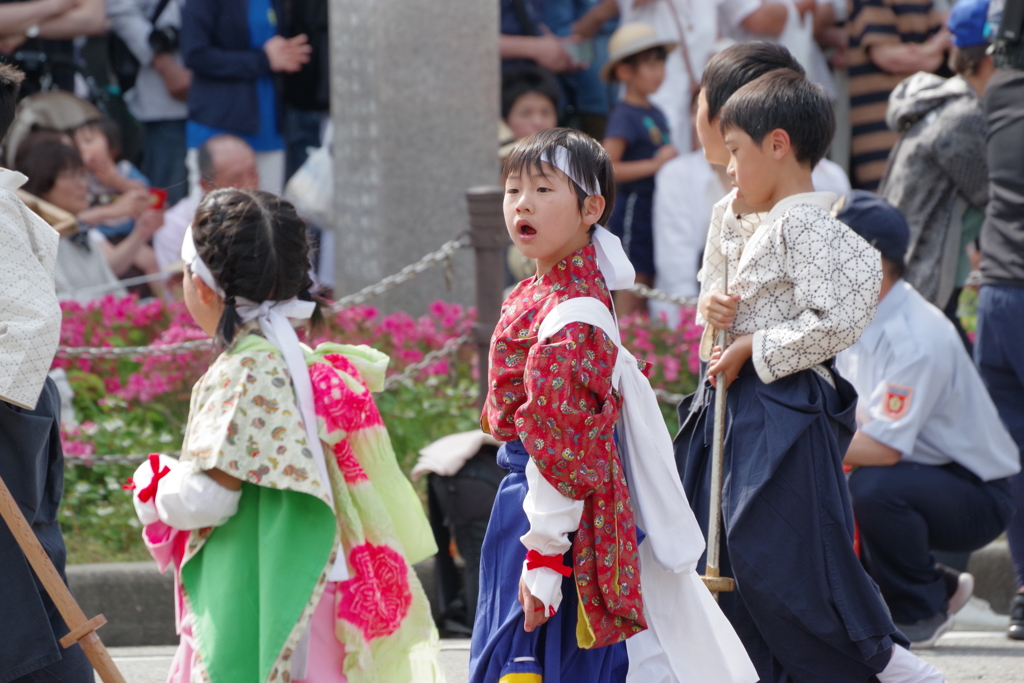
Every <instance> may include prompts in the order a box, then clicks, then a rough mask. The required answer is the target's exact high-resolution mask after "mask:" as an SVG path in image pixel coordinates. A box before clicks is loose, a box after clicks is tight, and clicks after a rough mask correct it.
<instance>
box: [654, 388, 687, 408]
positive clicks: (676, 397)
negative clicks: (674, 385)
mask: <svg viewBox="0 0 1024 683" xmlns="http://www.w3.org/2000/svg"><path fill="white" fill-rule="evenodd" d="M654 394H655V396H657V397H658V400H659V401H661V402H662V403H668V404H671V405H674V406H677V405H679V404H680V403H682V401H683V399H684V398H686V396H685V395H683V394H673V393H672V392H670V391H665V390H664V389H658V388H657V387H655V389H654Z"/></svg>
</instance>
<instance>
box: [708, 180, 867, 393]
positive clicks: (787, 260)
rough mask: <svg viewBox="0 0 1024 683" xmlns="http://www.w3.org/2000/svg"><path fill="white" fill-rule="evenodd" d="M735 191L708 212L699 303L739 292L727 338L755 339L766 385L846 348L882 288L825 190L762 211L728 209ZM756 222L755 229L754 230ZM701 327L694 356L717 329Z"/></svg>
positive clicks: (859, 241)
mask: <svg viewBox="0 0 1024 683" xmlns="http://www.w3.org/2000/svg"><path fill="white" fill-rule="evenodd" d="M734 197H735V192H732V193H730V194H729V195H728V196H727V197H725V199H723V200H722V201H720V202H719V203H718V204H716V205H715V208H714V210H713V213H712V217H711V229H710V231H709V233H708V241H707V245H706V246H705V248H704V266H703V268H702V269H701V275H700V279H701V296H702V297H703V296H705V295H706V294H708V293H710V292H712V291H716V290H717V291H721V289H722V275H723V272H724V270H725V264H726V263H727V262H728V267H729V289H728V291H729V292H732V293H736V294H739V295H740V297H741V298H740V301H739V305H738V306H737V309H736V320H735V322H734V324H733V327H732V329H731V330H729V341H730V342H731V341H732V340H733V339H735V338H736V337H738V336H742V335H746V334H752V335H754V340H753V354H752V357H753V361H754V367H755V368H756V369H757V374H758V377H760V378H761V381H763V382H764V383H765V384H768V383H771V382H773V381H775V380H777V379H780V378H782V377H786V376H787V375H791V374H793V373H796V372H799V371H801V370H806V369H808V368H812V367H814V366H816V365H818V364H820V363H822V362H824V361H826V360H828V359H829V358H832V357H833V356H835V355H836V354H837V353H839V352H840V351H842V350H844V349H846V348H848V347H849V346H851V345H852V344H853V343H854V342H855V341H857V339H858V338H859V337H860V335H861V332H863V331H864V328H866V327H867V326H868V323H870V322H871V320H872V318H874V315H875V307H876V306H877V304H878V292H879V289H880V288H881V284H882V263H881V259H880V258H879V257H878V252H877V251H876V250H875V248H874V247H872V246H871V245H870V244H868V243H867V242H866V241H865V240H864V239H863V238H861V237H860V236H859V235H858V234H857V233H855V232H853V231H852V230H850V228H849V227H847V226H845V225H843V224H842V223H840V222H839V221H837V220H836V219H835V218H833V217H832V215H831V214H830V213H829V210H830V208H831V206H832V204H833V202H834V201H835V199H836V196H835V195H834V194H832V193H831V192H806V193H802V194H796V195H793V196H791V197H786V198H785V199H783V200H782V201H780V202H779V203H778V204H776V205H775V207H774V208H772V210H771V211H770V212H769V213H768V215H767V216H765V217H764V220H763V221H760V222H759V221H758V220H757V218H759V217H760V214H749V215H747V216H742V217H740V216H737V215H736V214H734V213H733V212H732V200H733V198H734ZM758 223H759V224H758ZM697 323H698V324H700V325H705V326H706V327H705V329H704V336H703V337H702V339H701V349H700V352H701V358H702V359H703V360H708V359H709V358H710V357H711V350H712V348H713V347H714V339H715V336H716V335H717V330H715V329H714V327H713V326H712V325H709V324H707V321H705V320H704V319H703V318H702V317H701V316H700V314H698V316H697Z"/></svg>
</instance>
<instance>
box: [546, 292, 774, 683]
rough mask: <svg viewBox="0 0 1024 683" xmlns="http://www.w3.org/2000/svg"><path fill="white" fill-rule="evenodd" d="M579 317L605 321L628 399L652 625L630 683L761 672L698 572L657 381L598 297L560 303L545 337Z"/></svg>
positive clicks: (624, 448) (631, 472)
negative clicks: (640, 363)
mask: <svg viewBox="0 0 1024 683" xmlns="http://www.w3.org/2000/svg"><path fill="white" fill-rule="evenodd" d="M573 322H580V323H585V324H588V325H593V326H595V327H599V328H601V329H602V330H604V332H605V333H606V334H607V335H608V337H609V338H610V339H611V340H612V341H613V342H615V345H616V347H618V354H617V357H616V361H615V368H614V370H613V371H612V386H614V387H615V388H616V389H617V390H618V391H619V393H620V394H621V395H622V399H623V408H622V418H621V421H620V423H619V425H618V427H619V434H618V436H619V442H618V447H619V454H620V458H621V459H622V466H623V469H624V470H625V474H626V481H627V483H628V485H629V495H630V499H631V501H632V502H633V510H634V513H635V516H636V522H637V526H638V527H640V528H641V529H643V531H644V532H645V533H646V534H647V538H646V539H645V540H644V542H643V543H642V544H641V545H640V584H641V588H642V590H643V594H644V616H645V617H646V618H647V625H648V630H647V631H644V632H642V633H639V634H637V635H635V636H633V637H632V638H630V639H629V640H627V641H626V648H627V652H628V654H629V673H628V675H627V678H626V680H627V683H709V682H711V681H714V683H753V682H754V681H757V680H758V676H757V672H756V671H755V670H754V667H753V665H752V664H751V663H750V659H749V657H747V653H746V650H745V649H744V648H743V644H742V643H741V642H740V640H739V637H737V635H736V632H735V631H734V630H733V628H732V625H731V624H730V623H729V621H728V619H726V618H725V615H724V614H722V611H721V610H720V609H719V607H718V604H717V603H716V602H715V600H714V598H712V597H711V593H710V591H708V589H707V588H706V587H705V586H704V583H703V582H702V581H701V579H700V577H699V576H698V575H697V572H696V565H697V562H698V560H699V559H700V556H701V555H702V554H703V552H704V547H705V543H704V536H703V534H702V533H701V530H700V527H699V526H698V525H697V520H696V519H695V518H694V516H693V512H692V511H691V510H690V505H689V503H688V502H687V500H686V494H685V493H684V492H683V486H682V484H681V483H680V480H679V472H678V470H677V468H676V463H675V457H674V454H673V450H672V438H671V436H670V435H669V433H668V428H667V427H666V426H665V421H664V419H663V418H662V416H661V410H660V409H659V408H658V400H657V397H656V396H655V394H654V390H653V389H652V388H651V385H650V383H649V382H648V381H647V378H646V377H644V375H643V373H642V372H641V371H640V368H639V367H638V366H637V362H636V358H634V357H633V355H632V354H631V353H630V352H629V351H628V350H627V349H625V348H624V347H623V346H622V343H621V341H620V337H619V330H618V325H617V324H616V322H615V319H614V318H613V317H612V314H611V311H609V310H608V308H607V307H605V305H604V304H602V303H601V302H600V301H599V300H597V299H595V298H592V297H580V298H575V299H570V300H568V301H565V302H563V303H561V304H558V305H557V306H555V308H554V309H552V310H551V312H550V313H548V314H547V316H546V317H545V318H544V320H543V322H542V323H541V326H540V331H539V333H538V340H539V341H543V340H545V339H548V338H550V337H551V336H552V335H553V334H555V333H556V332H558V331H559V330H561V329H562V328H563V327H565V326H566V325H568V324H570V323H573ZM663 644H664V645H663Z"/></svg>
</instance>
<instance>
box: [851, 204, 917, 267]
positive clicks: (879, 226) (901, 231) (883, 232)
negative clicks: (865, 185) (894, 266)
mask: <svg viewBox="0 0 1024 683" xmlns="http://www.w3.org/2000/svg"><path fill="white" fill-rule="evenodd" d="M833 212H834V213H835V216H836V218H837V219H839V220H840V221H841V222H843V223H845V224H846V225H848V226H850V229H852V230H853V231H854V232H855V233H857V234H858V235H860V236H861V237H863V238H864V239H866V240H867V241H868V242H870V243H871V246H873V247H874V248H875V249H877V250H878V251H880V252H882V256H883V257H884V258H886V259H888V260H890V261H902V260H903V257H904V256H906V254H907V246H908V245H909V244H910V227H909V226H908V225H907V219H906V218H904V217H903V214H902V213H900V210H899V209H897V208H896V207H895V206H893V205H892V204H890V203H889V202H887V201H886V200H885V199H883V198H882V197H879V196H878V195H877V194H874V193H873V192H867V191H866V190H851V191H850V192H849V193H847V194H846V195H845V196H843V197H840V198H839V201H838V202H836V204H835V206H834V207H833Z"/></svg>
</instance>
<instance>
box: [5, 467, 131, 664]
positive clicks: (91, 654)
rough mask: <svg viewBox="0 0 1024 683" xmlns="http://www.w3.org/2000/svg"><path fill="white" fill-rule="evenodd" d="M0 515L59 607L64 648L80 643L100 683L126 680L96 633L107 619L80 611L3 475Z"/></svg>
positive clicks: (61, 642) (61, 640)
mask: <svg viewBox="0 0 1024 683" xmlns="http://www.w3.org/2000/svg"><path fill="white" fill-rule="evenodd" d="M0 517H2V518H3V520H4V522H5V523H6V524H7V526H8V528H10V530H11V533H12V534H13V535H14V540H16V541H17V542H18V545H19V546H21V551H22V552H23V553H25V558H26V559H27V560H28V562H29V564H31V565H32V569H33V570H35V572H36V576H38V577H39V580H40V581H41V582H42V584H43V587H44V588H46V592H47V593H49V594H50V599H52V600H53V604H54V605H56V606H57V609H58V611H60V615H61V616H62V617H63V618H64V623H65V624H67V626H68V628H69V629H70V630H71V632H70V633H68V634H67V635H66V636H64V637H63V638H61V639H60V644H61V646H62V647H65V648H67V647H71V646H72V645H74V644H75V643H78V644H80V645H81V646H82V650H84V651H85V656H86V657H88V658H89V662H90V663H91V664H92V667H93V668H94V669H95V670H96V673H98V674H99V675H100V678H101V679H102V680H103V683H125V680H124V677H123V676H122V675H121V672H120V671H118V669H117V665H115V664H114V660H113V659H111V658H110V653H109V652H107V649H106V648H105V647H103V642H102V641H101V640H100V638H99V636H97V635H96V633H95V631H96V629H98V628H99V627H100V626H102V625H103V624H105V623H107V620H106V618H104V616H103V615H102V614H100V615H99V616H96V617H93V618H92V619H86V618H85V613H84V612H82V608H81V607H79V606H78V603H77V602H75V598H74V597H73V596H72V595H71V591H69V590H68V587H67V586H66V585H65V584H64V581H63V579H61V578H60V574H58V573H57V568H56V567H54V566H53V562H51V561H50V556H49V555H47V554H46V551H45V550H43V546H42V544H41V543H40V542H39V539H38V538H36V535H35V533H34V532H33V531H32V527H30V526H29V524H28V521H27V520H26V519H25V516H24V515H23V514H21V508H19V507H18V504H17V502H15V500H14V496H12V495H11V492H10V490H9V489H8V488H7V484H5V483H4V480H3V479H2V478H0Z"/></svg>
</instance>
